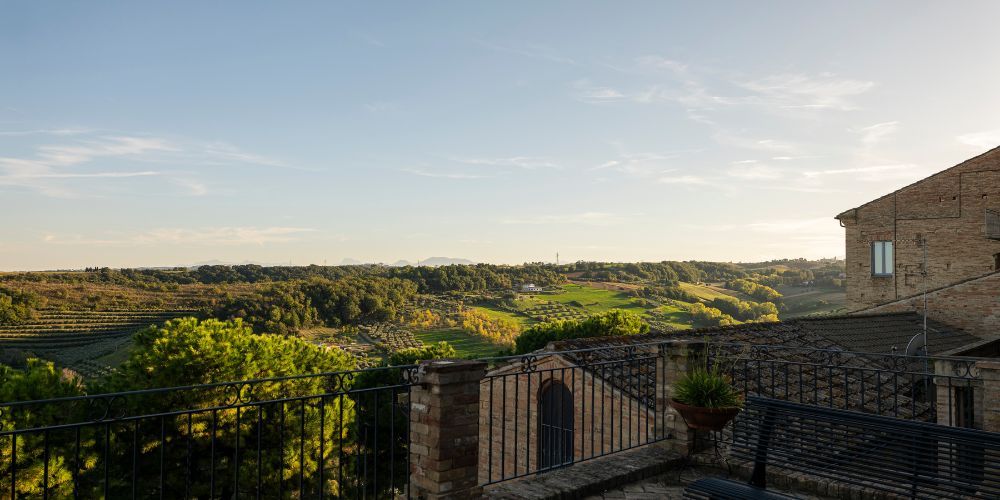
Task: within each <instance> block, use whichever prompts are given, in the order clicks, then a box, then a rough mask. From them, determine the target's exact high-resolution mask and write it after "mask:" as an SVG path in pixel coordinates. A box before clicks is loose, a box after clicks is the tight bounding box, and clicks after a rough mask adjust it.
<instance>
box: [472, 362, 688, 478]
mask: <svg viewBox="0 0 1000 500" xmlns="http://www.w3.org/2000/svg"><path fill="white" fill-rule="evenodd" d="M659 358H660V356H659V354H658V351H657V348H656V346H655V345H653V344H649V345H645V346H622V347H601V348H594V349H580V350H570V351H559V352H553V353H536V354H528V355H525V356H514V357H505V358H490V359H489V360H488V361H489V362H490V363H491V364H492V369H491V371H490V372H488V373H487V376H486V377H485V378H484V379H483V381H482V384H481V388H480V394H481V398H482V404H481V405H480V443H481V445H480V446H481V448H480V474H479V476H480V477H479V479H480V482H481V483H483V484H492V483H496V482H500V481H506V480H509V479H514V478H517V477H522V476H526V475H530V474H535V473H540V472H546V471H549V470H552V469H555V468H559V467H563V466H566V465H570V464H574V463H578V462H581V461H585V460H590V459H593V458H597V457H602V456H606V455H610V454H613V453H618V452H621V451H625V450H629V449H632V448H635V447H638V446H643V445H647V444H650V443H654V442H657V441H662V440H665V439H667V438H669V437H670V436H669V432H668V428H667V425H666V423H667V418H668V409H667V407H666V404H665V402H664V401H662V400H660V399H659V398H657V385H658V383H659V384H661V385H662V384H663V382H664V377H665V373H664V371H663V370H662V364H658V359H659Z"/></svg>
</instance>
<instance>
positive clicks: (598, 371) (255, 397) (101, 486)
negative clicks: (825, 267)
mask: <svg viewBox="0 0 1000 500" xmlns="http://www.w3.org/2000/svg"><path fill="white" fill-rule="evenodd" d="M696 344H697V345H699V346H700V345H702V344H698V343H697V342H695V343H691V342H688V343H686V344H685V346H686V347H684V353H686V354H685V356H699V355H703V356H704V359H700V358H698V359H694V358H686V359H685V360H684V361H683V363H684V366H685V367H690V366H692V365H694V364H697V363H702V362H703V363H704V366H705V367H707V368H716V369H719V370H722V371H724V372H725V373H727V374H729V375H730V377H731V378H732V380H733V382H734V383H735V384H736V385H737V386H738V387H739V388H740V389H741V391H742V392H744V393H745V394H747V395H759V396H765V397H769V398H775V399H782V400H786V401H793V402H797V403H805V404H809V405H815V406H818V407H827V408H838V409H844V410H852V411H860V412H865V413H872V414H879V415H885V416H891V417H896V418H905V419H911V420H919V421H924V422H931V423H940V424H945V425H952V426H958V427H977V426H979V425H980V424H981V422H979V421H977V419H981V418H982V416H981V415H977V414H976V411H975V408H976V406H977V404H978V401H980V400H979V399H978V398H981V397H983V394H981V391H982V383H981V381H980V380H979V376H978V371H977V369H976V366H975V360H974V359H970V358H948V357H913V356H902V355H894V354H869V353H856V352H847V351H841V350H833V349H814V348H805V347H789V346H772V345H759V344H730V343H723V342H709V343H706V344H703V345H704V350H699V349H698V348H697V347H696ZM675 346H676V344H675V343H674V341H671V340H665V341H664V340H657V341H652V342H645V343H639V342H631V343H630V342H629V340H625V339H619V340H617V341H614V342H609V343H608V345H605V346H602V347H595V348H588V349H576V350H563V351H558V352H551V353H543V352H538V353H532V354H528V355H523V356H511V357H502V358H489V359H486V360H485V361H487V362H488V364H489V371H488V372H487V374H486V376H485V377H484V378H483V379H481V380H480V381H479V391H478V392H479V396H478V397H479V401H480V404H479V422H478V432H479V443H480V453H479V464H478V475H479V482H480V483H481V484H492V483H497V482H501V481H506V480H509V479H513V478H517V477H523V476H527V475H532V474H537V473H540V472H546V471H549V470H553V469H556V468H559V467H564V466H566V465H569V464H574V463H578V462H581V461H586V460H590V459H593V458H597V457H602V456H607V455H611V454H615V453H619V452H622V451H625V450H629V449H632V448H636V447H639V446H645V445H648V444H651V443H656V442H659V441H663V440H666V439H669V438H670V437H671V431H672V429H675V428H677V427H676V426H677V425H682V422H680V421H675V420H674V418H673V417H674V415H673V412H672V411H671V410H670V409H669V407H668V403H667V396H668V394H669V385H670V383H671V382H672V380H671V379H670V377H674V376H677V375H678V374H679V371H680V370H681V368H680V366H679V365H678V366H673V365H672V364H671V363H674V362H679V361H676V360H673V359H674V358H675V356H674V354H676V353H675V352H674V351H672V349H674V348H675ZM698 353H701V354H698ZM678 359H679V358H678ZM672 360H673V361H672ZM415 374H416V367H415V366H403V367H392V368H376V369H367V370H355V371H347V372H337V373H325V374H318V375H301V376H293V377H281V378H271V379H260V380H249V381H240V382H225V383H217V384H206V385H198V386H187V387H174V388H165V389H150V390H140V391H131V392H121V393H114V394H100V395H89V396H79V397H69V398H59V399H51V400H44V401H27V402H8V403H0V498H22V497H35V496H37V497H53V498H63V497H84V498H97V497H103V498H121V497H133V498H134V497H141V498H152V497H156V498H192V497H193V498H233V497H240V496H242V497H256V498H284V497H294V498H302V497H307V496H308V497H318V498H323V497H348V496H350V497H354V496H359V497H379V498H382V497H392V496H397V495H401V494H405V493H406V492H407V488H406V485H407V480H408V477H409V473H410V464H409V456H410V454H409V448H410V439H409V437H410V434H409V428H410V422H409V410H410V407H409V404H410V391H411V388H412V387H413V386H414V385H415V380H414V377H415ZM977 391H979V392H977ZM470 396H471V393H470ZM470 425H472V424H471V423H470ZM719 437H722V440H723V441H725V440H729V442H731V441H732V438H733V433H732V427H730V430H729V431H726V432H723V433H721V434H720V435H719Z"/></svg>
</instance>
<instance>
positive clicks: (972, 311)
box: [859, 273, 1000, 337]
mask: <svg viewBox="0 0 1000 500" xmlns="http://www.w3.org/2000/svg"><path fill="white" fill-rule="evenodd" d="M923 310H924V301H923V295H922V294H918V295H914V296H912V297H908V298H904V299H901V300H896V301H892V302H888V303H886V304H882V305H879V306H875V307H870V308H867V309H862V310H861V311H859V312H865V313H881V312H904V311H916V312H918V313H921V314H922V313H923ZM927 316H928V317H930V318H934V319H935V320H937V321H940V322H942V323H945V324H948V325H951V326H954V327H956V328H961V329H962V330H965V331H966V332H968V333H971V334H973V335H979V336H983V337H986V336H992V335H1000V273H993V274H989V275H987V276H984V277H982V278H979V279H973V280H969V281H966V282H963V283H959V284H957V285H953V286H949V287H945V288H941V289H938V290H935V291H932V292H930V293H928V294H927Z"/></svg>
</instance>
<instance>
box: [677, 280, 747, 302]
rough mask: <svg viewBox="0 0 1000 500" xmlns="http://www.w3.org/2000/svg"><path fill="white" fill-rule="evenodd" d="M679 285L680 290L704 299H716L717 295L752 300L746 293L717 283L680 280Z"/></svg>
mask: <svg viewBox="0 0 1000 500" xmlns="http://www.w3.org/2000/svg"><path fill="white" fill-rule="evenodd" d="M679 285H680V287H681V290H684V291H685V292H688V293H690V294H692V295H694V296H696V297H698V298H700V299H702V300H705V301H711V300H712V299H717V298H719V297H735V298H737V299H740V300H753V299H752V298H750V297H747V296H746V295H743V294H742V293H740V292H737V291H735V290H729V289H726V288H722V286H719V285H711V284H707V283H702V284H698V283H685V282H681V283H680V284H679Z"/></svg>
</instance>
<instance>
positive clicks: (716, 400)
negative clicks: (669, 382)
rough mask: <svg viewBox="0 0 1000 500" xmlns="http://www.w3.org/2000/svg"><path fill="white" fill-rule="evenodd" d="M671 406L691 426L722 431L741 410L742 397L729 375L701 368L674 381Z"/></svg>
mask: <svg viewBox="0 0 1000 500" xmlns="http://www.w3.org/2000/svg"><path fill="white" fill-rule="evenodd" d="M670 406H672V407H673V408H674V409H675V410H677V413H680V415H681V418H683V419H684V422H686V423H687V425H688V427H690V428H692V429H701V430H710V431H721V430H722V428H723V427H725V426H726V424H728V423H729V421H730V420H732V419H733V418H735V417H736V415H737V414H738V413H739V412H740V409H742V407H743V398H742V396H741V395H740V393H739V392H738V391H737V390H736V388H735V387H733V385H732V384H731V383H730V381H729V377H727V376H725V375H723V374H722V373H719V372H718V371H717V370H705V369H701V368H699V369H696V370H694V371H692V372H690V373H688V374H687V375H685V376H684V377H682V378H681V379H679V380H678V381H677V382H675V383H674V391H673V397H672V398H671V400H670Z"/></svg>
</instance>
